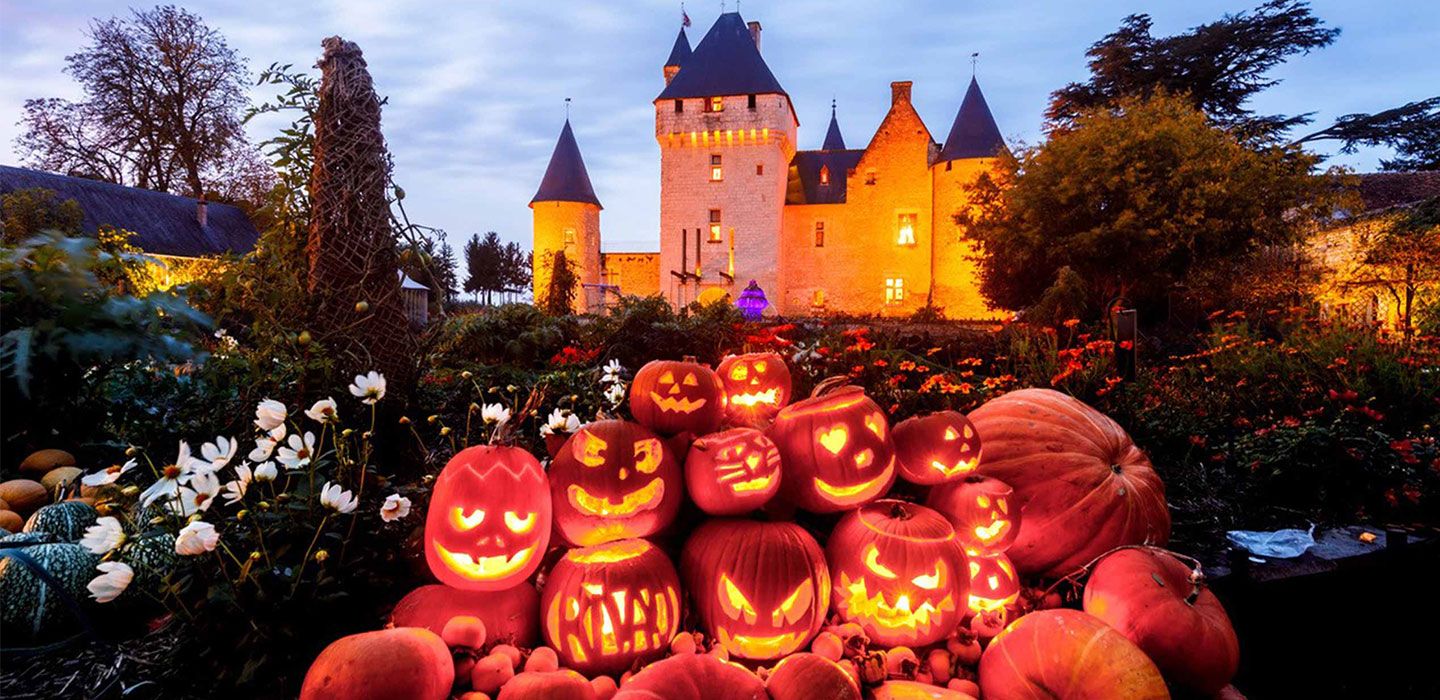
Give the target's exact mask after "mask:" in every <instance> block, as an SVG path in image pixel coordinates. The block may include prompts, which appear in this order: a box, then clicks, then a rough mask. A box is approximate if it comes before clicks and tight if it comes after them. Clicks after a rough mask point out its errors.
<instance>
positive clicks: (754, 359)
mask: <svg viewBox="0 0 1440 700" xmlns="http://www.w3.org/2000/svg"><path fill="white" fill-rule="evenodd" d="M716 374H719V375H720V381H721V382H722V383H723V384H724V385H725V422H726V423H729V424H730V425H743V426H749V427H752V428H763V427H765V426H768V425H770V421H771V420H773V419H774V418H775V414H776V413H779V412H780V409H782V408H784V407H785V405H786V404H788V403H790V368H789V367H787V366H786V365H785V360H784V359H782V358H781V357H780V356H779V355H777V354H775V353H773V352H757V353H749V354H745V355H730V356H728V357H726V358H725V359H723V360H721V361H720V367H719V368H718V369H717V370H716Z"/></svg>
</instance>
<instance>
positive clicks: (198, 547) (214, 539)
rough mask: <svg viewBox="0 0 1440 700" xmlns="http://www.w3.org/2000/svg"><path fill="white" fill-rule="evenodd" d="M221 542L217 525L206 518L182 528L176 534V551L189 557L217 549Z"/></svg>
mask: <svg viewBox="0 0 1440 700" xmlns="http://www.w3.org/2000/svg"><path fill="white" fill-rule="evenodd" d="M219 543H220V533H219V532H216V531H215V526H214V525H211V524H210V523H207V522H205V521H204V520H196V521H195V522H193V523H190V524H189V525H186V526H185V527H184V528H182V529H181V530H180V534H178V535H176V536H175V553H176V554H180V555H183V556H187V557H193V556H196V555H200V554H204V553H206V552H213V551H215V545H217V544H219Z"/></svg>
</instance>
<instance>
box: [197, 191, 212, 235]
mask: <svg viewBox="0 0 1440 700" xmlns="http://www.w3.org/2000/svg"><path fill="white" fill-rule="evenodd" d="M207 209H209V205H207V204H206V203H205V197H204V196H203V195H202V196H201V197H200V199H198V200H196V201H195V220H196V221H198V222H200V228H205V224H206V223H207V222H208V220H209V216H208V212H207V211H206V210H207Z"/></svg>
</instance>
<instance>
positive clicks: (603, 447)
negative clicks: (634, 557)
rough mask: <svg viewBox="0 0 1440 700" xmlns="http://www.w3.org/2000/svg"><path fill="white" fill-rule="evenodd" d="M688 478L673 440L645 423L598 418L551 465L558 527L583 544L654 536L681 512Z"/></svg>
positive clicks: (580, 431) (572, 436)
mask: <svg viewBox="0 0 1440 700" xmlns="http://www.w3.org/2000/svg"><path fill="white" fill-rule="evenodd" d="M683 478H684V477H683V475H682V474H681V472H680V466H679V465H678V464H677V463H676V462H675V456H674V452H673V451H672V450H671V448H670V446H669V444H668V443H667V442H666V441H664V440H661V439H660V437H659V436H658V435H656V434H655V433H653V432H651V431H650V430H649V429H648V428H646V427H645V426H643V425H638V424H636V423H630V422H627V421H622V420H602V421H595V422H594V423H590V424H588V425H585V426H584V427H582V428H580V429H579V430H577V431H575V434H573V435H571V436H570V438H569V439H568V440H566V441H565V445H564V446H562V447H561V448H560V454H558V455H556V457H555V460H554V461H553V462H552V463H551V464H550V494H551V500H552V502H553V506H554V509H555V527H556V528H557V529H558V530H559V532H560V535H561V536H562V537H564V538H565V540H566V541H567V542H570V543H571V544H575V545H581V546H589V545H597V544H601V543H604V542H613V541H615V540H622V539H627V538H632V537H647V536H649V535H653V534H655V533H656V532H659V531H660V530H661V529H662V528H664V527H665V526H667V525H669V524H670V522H671V521H673V520H674V519H675V514H676V513H677V512H679V510H680V501H681V491H682V490H683V488H684V485H683V483H682V480H683Z"/></svg>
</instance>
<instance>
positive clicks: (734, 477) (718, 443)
mask: <svg viewBox="0 0 1440 700" xmlns="http://www.w3.org/2000/svg"><path fill="white" fill-rule="evenodd" d="M685 490H686V491H687V492H688V493H689V494H690V499H691V500H693V501H695V505H697V506H699V507H700V510H703V511H705V512H706V513H709V514H711V515H740V514H741V513H747V512H749V511H752V510H755V509H756V508H759V507H760V506H763V505H765V503H766V501H769V500H770V498H771V497H772V496H774V495H775V492H777V491H779V490H780V450H779V449H777V448H776V447H775V443H773V442H771V441H770V438H767V437H765V434H764V433H762V432H760V431H758V430H755V429H754V428H734V429H731V430H727V431H725V432H722V433H711V434H709V435H706V436H705V437H702V438H700V439H699V440H696V441H695V442H693V443H691V444H690V452H689V454H688V455H687V456H686V457H685Z"/></svg>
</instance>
